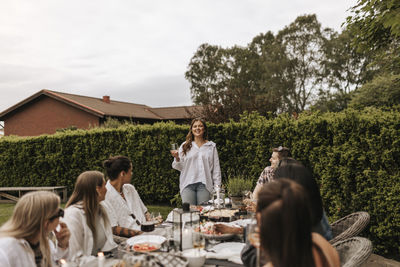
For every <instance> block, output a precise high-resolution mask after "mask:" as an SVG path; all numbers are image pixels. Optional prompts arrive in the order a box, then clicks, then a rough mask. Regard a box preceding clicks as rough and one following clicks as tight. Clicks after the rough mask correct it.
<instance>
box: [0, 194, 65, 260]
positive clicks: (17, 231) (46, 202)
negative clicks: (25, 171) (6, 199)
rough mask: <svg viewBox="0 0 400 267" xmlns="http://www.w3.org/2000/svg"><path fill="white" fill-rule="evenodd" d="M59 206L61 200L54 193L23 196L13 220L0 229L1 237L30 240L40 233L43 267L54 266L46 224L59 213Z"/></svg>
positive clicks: (15, 210)
mask: <svg viewBox="0 0 400 267" xmlns="http://www.w3.org/2000/svg"><path fill="white" fill-rule="evenodd" d="M59 206H60V198H59V197H58V196H57V195H56V194H54V193H52V192H48V191H37V192H30V193H27V194H25V195H23V196H22V197H21V198H20V199H19V201H18V202H17V204H16V205H15V207H14V211H13V214H12V215H11V218H10V219H9V220H8V221H7V222H5V223H4V224H3V226H2V227H1V228H0V237H6V236H7V237H14V238H17V239H25V240H28V239H31V238H35V237H36V235H37V234H38V233H39V244H40V246H39V249H40V251H41V253H42V256H43V260H42V266H45V267H50V266H52V263H51V255H50V247H49V240H48V236H49V232H47V231H46V229H45V222H46V220H49V218H50V217H51V216H53V215H54V214H55V213H56V212H57V210H58V209H59Z"/></svg>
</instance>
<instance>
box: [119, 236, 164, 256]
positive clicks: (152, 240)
mask: <svg viewBox="0 0 400 267" xmlns="http://www.w3.org/2000/svg"><path fill="white" fill-rule="evenodd" d="M165 240H166V238H165V237H163V236H160V235H138V236H134V237H131V238H129V239H128V240H126V244H127V245H128V246H130V248H131V249H132V250H133V251H136V252H151V251H156V250H158V249H160V247H161V245H162V243H164V242H165Z"/></svg>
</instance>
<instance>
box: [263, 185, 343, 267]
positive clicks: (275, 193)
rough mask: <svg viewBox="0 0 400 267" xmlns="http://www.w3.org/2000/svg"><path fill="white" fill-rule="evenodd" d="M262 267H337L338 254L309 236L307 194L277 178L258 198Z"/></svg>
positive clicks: (315, 237) (320, 238)
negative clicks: (264, 260)
mask: <svg viewBox="0 0 400 267" xmlns="http://www.w3.org/2000/svg"><path fill="white" fill-rule="evenodd" d="M256 214H257V221H258V225H259V227H260V244H261V251H262V252H263V253H264V254H265V258H264V259H266V261H267V263H266V264H265V265H264V267H273V266H275V267H278V266H293V267H314V266H315V267H339V266H340V261H339V255H338V253H337V251H336V250H335V249H334V248H333V247H332V246H331V245H330V244H329V242H328V241H326V239H325V238H324V237H322V236H321V235H319V234H317V233H312V232H311V228H312V219H311V218H312V217H311V216H312V215H311V207H310V200H309V199H308V193H307V192H306V190H305V189H304V188H303V187H302V186H301V185H300V184H298V183H296V182H294V181H291V180H289V179H285V178H283V179H280V180H276V181H274V182H272V183H268V184H267V185H265V186H264V187H263V188H262V190H261V191H260V192H259V195H258V202H257V213H256Z"/></svg>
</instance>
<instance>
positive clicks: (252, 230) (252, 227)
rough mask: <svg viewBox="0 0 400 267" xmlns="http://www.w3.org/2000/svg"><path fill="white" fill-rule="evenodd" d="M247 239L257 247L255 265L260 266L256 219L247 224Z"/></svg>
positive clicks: (258, 233)
mask: <svg viewBox="0 0 400 267" xmlns="http://www.w3.org/2000/svg"><path fill="white" fill-rule="evenodd" d="M247 227H248V229H247V240H248V241H249V242H250V244H252V245H253V246H254V247H255V248H256V249H257V260H256V266H257V267H258V266H260V232H259V228H258V224H257V221H256V220H252V222H251V223H250V224H249V225H248V226H247Z"/></svg>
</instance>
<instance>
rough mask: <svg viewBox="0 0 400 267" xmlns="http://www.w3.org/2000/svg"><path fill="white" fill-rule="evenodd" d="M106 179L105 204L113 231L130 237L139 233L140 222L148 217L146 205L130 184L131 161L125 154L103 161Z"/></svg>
mask: <svg viewBox="0 0 400 267" xmlns="http://www.w3.org/2000/svg"><path fill="white" fill-rule="evenodd" d="M103 167H104V168H105V170H106V174H107V177H108V181H107V184H106V188H107V194H106V199H105V201H104V202H105V204H106V206H107V212H108V215H109V218H110V223H111V227H112V229H113V233H114V234H115V235H118V236H124V237H131V236H134V235H137V234H140V226H141V224H142V223H144V222H145V221H147V220H149V219H150V216H149V213H148V212H147V208H146V206H145V205H144V204H143V202H142V200H141V199H140V196H139V194H138V192H137V191H136V189H135V187H134V186H133V185H132V184H131V180H132V162H131V160H130V159H129V158H127V157H125V156H115V157H110V158H109V159H107V160H105V161H104V162H103Z"/></svg>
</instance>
